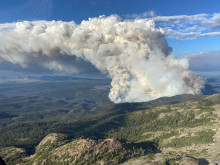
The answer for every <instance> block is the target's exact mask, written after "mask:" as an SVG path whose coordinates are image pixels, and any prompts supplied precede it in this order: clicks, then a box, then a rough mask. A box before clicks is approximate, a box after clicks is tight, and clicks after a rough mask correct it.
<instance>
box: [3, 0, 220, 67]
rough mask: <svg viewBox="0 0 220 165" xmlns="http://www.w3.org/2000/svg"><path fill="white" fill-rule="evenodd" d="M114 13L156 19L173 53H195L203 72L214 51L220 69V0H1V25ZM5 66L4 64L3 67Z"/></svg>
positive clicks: (209, 65) (195, 59) (77, 21)
mask: <svg viewBox="0 0 220 165" xmlns="http://www.w3.org/2000/svg"><path fill="white" fill-rule="evenodd" d="M112 14H117V15H119V16H120V17H122V18H123V19H135V18H148V19H152V20H154V21H155V23H156V26H157V27H162V28H163V29H164V31H165V35H166V39H167V41H168V44H169V45H170V46H171V47H172V48H173V51H172V54H174V55H177V56H179V55H188V56H190V54H193V57H192V59H193V60H192V62H191V65H194V63H197V65H198V63H203V67H200V68H203V70H202V71H204V68H206V62H207V61H208V65H207V67H209V68H208V69H207V70H209V71H210V70H212V69H210V67H211V68H212V56H210V54H214V55H213V57H214V59H213V60H214V63H213V64H214V65H215V67H214V68H215V71H216V70H220V67H218V64H219V66H220V62H219V63H218V62H216V60H217V61H220V57H219V55H220V53H219V52H220V1H219V0H0V24H5V23H12V22H18V21H24V20H28V21H35V20H48V21H50V20H62V21H75V22H76V23H78V24H80V23H81V21H83V20H88V18H90V17H98V16H100V15H107V16H109V15H112ZM212 52H213V53H212ZM194 54H197V56H195V55H194ZM201 56H202V58H201V59H202V60H201V61H200V57H201ZM204 56H208V57H209V56H210V58H207V57H204ZM204 59H207V60H204ZM216 63H217V64H216ZM5 65H6V64H4V66H3V65H2V66H1V65H0V69H1V68H5ZM6 68H7V67H6ZM192 68H193V69H195V66H193V67H192ZM195 70H196V71H198V70H199V69H198V68H197V69H195Z"/></svg>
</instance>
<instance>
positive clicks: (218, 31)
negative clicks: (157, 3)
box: [127, 11, 220, 39]
mask: <svg viewBox="0 0 220 165" xmlns="http://www.w3.org/2000/svg"><path fill="white" fill-rule="evenodd" d="M150 13H152V14H150ZM127 17H129V18H136V19H138V18H146V19H151V20H153V21H154V22H155V24H156V25H157V26H158V27H161V28H163V29H164V31H165V34H166V35H167V37H168V38H175V39H196V38H208V37H219V36H220V13H214V14H196V15H174V16H156V14H155V12H153V11H150V12H145V13H141V14H132V15H127Z"/></svg>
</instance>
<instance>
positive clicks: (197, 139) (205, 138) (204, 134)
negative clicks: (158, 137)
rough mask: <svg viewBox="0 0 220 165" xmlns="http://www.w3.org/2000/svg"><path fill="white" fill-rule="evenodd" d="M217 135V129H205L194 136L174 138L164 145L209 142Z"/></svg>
mask: <svg viewBox="0 0 220 165" xmlns="http://www.w3.org/2000/svg"><path fill="white" fill-rule="evenodd" d="M214 135H215V131H212V130H211V129H208V130H203V131H199V132H197V133H196V134H195V135H194V136H190V137H181V138H176V139H173V140H172V141H171V142H170V143H168V144H166V145H164V147H175V148H179V147H185V146H191V145H192V144H195V145H198V144H207V143H211V142H213V136H214Z"/></svg>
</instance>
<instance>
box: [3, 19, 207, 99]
mask: <svg viewBox="0 0 220 165" xmlns="http://www.w3.org/2000/svg"><path fill="white" fill-rule="evenodd" d="M1 27H2V28H1ZM12 27H13V28H12ZM170 52H171V48H170V47H169V46H168V45H167V42H166V40H165V37H164V32H163V30H162V29H160V28H155V25H154V22H153V21H150V20H146V19H138V20H122V19H121V18H120V17H118V16H116V15H112V16H109V17H105V16H100V17H99V18H91V19H89V20H88V21H82V23H81V24H80V25H77V24H75V23H74V22H62V21H34V22H27V21H25V22H18V23H15V24H8V25H7V26H6V25H4V24H3V25H0V59H1V61H7V62H11V63H13V64H19V65H21V66H22V67H29V66H30V65H31V64H32V63H38V64H40V65H41V66H43V67H47V68H49V69H54V70H67V71H69V70H72V69H73V70H74V65H73V66H72V68H71V67H70V66H69V65H67V66H65V63H64V62H63V61H62V60H61V61H60V60H59V59H61V58H62V57H63V56H67V55H68V56H75V58H81V59H84V60H86V61H89V62H91V63H92V64H93V65H94V66H95V67H96V68H98V69H99V70H100V71H101V72H103V73H105V74H108V75H109V77H110V78H111V79H112V83H111V85H112V88H111V91H110V94H109V98H110V99H111V100H112V101H114V102H117V103H118V102H138V101H148V100H152V99H155V98H158V97H161V96H173V95H177V94H183V93H188V94H198V93H200V89H201V88H202V87H203V83H204V82H203V80H202V79H201V78H200V77H199V76H198V75H197V74H195V73H193V72H191V71H189V70H188V67H189V63H188V61H187V59H178V58H176V57H174V56H170V55H169V53H170ZM42 59H43V60H42Z"/></svg>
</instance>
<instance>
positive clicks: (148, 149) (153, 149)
mask: <svg viewBox="0 0 220 165" xmlns="http://www.w3.org/2000/svg"><path fill="white" fill-rule="evenodd" d="M124 142H125V141H124ZM123 145H124V147H125V148H126V149H132V148H134V149H140V148H142V149H143V150H144V151H145V153H146V154H149V153H161V150H159V149H158V143H157V142H154V141H146V142H139V143H126V142H125V143H123Z"/></svg>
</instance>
